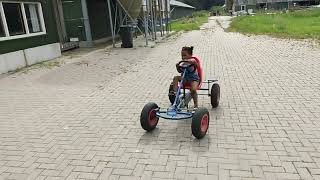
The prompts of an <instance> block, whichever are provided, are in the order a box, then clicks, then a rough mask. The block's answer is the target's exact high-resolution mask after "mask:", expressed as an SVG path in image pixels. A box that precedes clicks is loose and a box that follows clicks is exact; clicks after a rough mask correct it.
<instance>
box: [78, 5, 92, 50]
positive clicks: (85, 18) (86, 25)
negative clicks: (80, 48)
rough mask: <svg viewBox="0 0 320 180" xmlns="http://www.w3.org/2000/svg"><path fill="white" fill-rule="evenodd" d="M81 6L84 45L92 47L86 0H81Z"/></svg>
mask: <svg viewBox="0 0 320 180" xmlns="http://www.w3.org/2000/svg"><path fill="white" fill-rule="evenodd" d="M81 7H82V14H83V24H84V29H85V33H86V41H85V45H84V46H85V47H93V42H92V34H91V27H90V21H89V15H88V7H87V1H86V0H81Z"/></svg>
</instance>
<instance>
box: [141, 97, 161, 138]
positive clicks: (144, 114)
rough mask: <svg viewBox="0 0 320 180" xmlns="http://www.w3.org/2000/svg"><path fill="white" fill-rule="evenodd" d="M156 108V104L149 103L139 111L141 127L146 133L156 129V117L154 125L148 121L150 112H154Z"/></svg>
mask: <svg viewBox="0 0 320 180" xmlns="http://www.w3.org/2000/svg"><path fill="white" fill-rule="evenodd" d="M157 108H159V107H158V105H157V104H156V103H152V102H151V103H148V104H146V105H145V106H144V107H143V109H142V111H141V115H140V123H141V127H142V128H143V129H144V130H146V131H148V132H149V131H152V130H154V129H155V128H156V127H157V124H158V122H159V118H158V117H155V118H156V119H155V120H156V122H155V123H154V124H152V123H151V121H150V112H151V111H153V110H156V109H157Z"/></svg>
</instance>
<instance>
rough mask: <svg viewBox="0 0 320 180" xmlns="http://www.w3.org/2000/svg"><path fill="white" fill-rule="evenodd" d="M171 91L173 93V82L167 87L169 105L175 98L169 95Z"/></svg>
mask: <svg viewBox="0 0 320 180" xmlns="http://www.w3.org/2000/svg"><path fill="white" fill-rule="evenodd" d="M172 91H173V82H172V83H171V84H170V86H169V95H168V96H169V101H170V103H171V104H173V103H174V100H175V98H176V96H175V95H170V92H172Z"/></svg>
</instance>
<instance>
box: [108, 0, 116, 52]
mask: <svg viewBox="0 0 320 180" xmlns="http://www.w3.org/2000/svg"><path fill="white" fill-rule="evenodd" d="M108 10H109V21H110V28H111V34H112V46H113V47H116V43H115V42H116V37H115V33H114V31H113V20H112V13H111V4H110V0H108Z"/></svg>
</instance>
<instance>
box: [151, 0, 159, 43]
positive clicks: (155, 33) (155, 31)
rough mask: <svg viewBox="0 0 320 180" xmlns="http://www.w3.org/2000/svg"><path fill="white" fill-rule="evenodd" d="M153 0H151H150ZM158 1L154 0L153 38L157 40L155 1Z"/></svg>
mask: <svg viewBox="0 0 320 180" xmlns="http://www.w3.org/2000/svg"><path fill="white" fill-rule="evenodd" d="M152 1H153V0H152ZM157 2H158V0H155V1H154V3H153V4H154V16H153V17H154V38H155V40H157V23H158V22H157V6H158V5H157V4H158V3H157Z"/></svg>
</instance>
